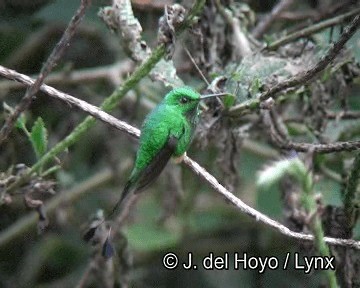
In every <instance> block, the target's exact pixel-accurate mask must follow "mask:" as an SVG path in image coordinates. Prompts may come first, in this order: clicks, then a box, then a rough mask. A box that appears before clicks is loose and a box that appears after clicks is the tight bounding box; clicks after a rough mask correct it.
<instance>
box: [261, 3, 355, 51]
mask: <svg viewBox="0 0 360 288" xmlns="http://www.w3.org/2000/svg"><path fill="white" fill-rule="evenodd" d="M359 12H360V8H357V9H355V10H352V11H350V12H348V13H345V14H341V15H338V16H336V17H333V18H331V19H328V20H324V21H322V22H320V23H317V24H315V25H312V26H310V27H306V28H304V29H301V30H300V31H296V32H294V33H291V34H289V35H286V36H285V37H283V38H281V39H279V40H277V41H274V42H273V43H270V44H269V45H268V46H267V47H266V49H267V50H276V49H277V48H279V47H280V46H283V45H285V44H287V43H290V42H292V41H295V40H296V39H299V38H305V37H307V36H310V35H312V34H314V33H317V32H319V31H321V30H324V29H326V28H329V27H332V26H334V25H337V24H340V23H343V22H344V20H346V19H348V18H350V17H351V16H354V15H356V14H359Z"/></svg>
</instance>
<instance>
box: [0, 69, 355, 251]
mask: <svg viewBox="0 0 360 288" xmlns="http://www.w3.org/2000/svg"><path fill="white" fill-rule="evenodd" d="M4 69H6V68H4V67H1V66H0V74H2V73H4ZM5 71H7V73H9V71H10V72H14V71H12V70H10V69H6V70H5ZM25 78H26V76H25ZM31 81H32V80H31V79H30V78H28V79H27V80H26V84H27V85H31ZM41 90H42V91H44V92H46V93H51V94H49V95H50V96H52V97H54V98H57V99H60V100H62V101H64V102H65V103H68V104H71V105H74V106H76V107H78V108H80V109H81V110H83V111H84V112H86V113H89V114H90V115H92V116H93V117H95V118H97V119H99V120H101V121H103V122H105V123H107V124H109V125H111V126H112V127H115V128H117V129H119V130H120V131H123V132H126V133H128V134H130V135H131V136H134V137H136V138H138V137H139V136H140V131H139V129H137V128H135V127H133V126H131V125H129V124H127V123H126V122H124V121H120V120H118V119H116V118H115V117H113V116H111V115H109V114H107V113H105V112H104V111H102V110H100V109H99V108H97V107H95V106H93V105H91V104H88V103H87V102H85V101H82V100H79V99H77V98H75V97H72V96H70V95H67V94H65V93H62V92H60V91H57V90H56V89H54V88H52V87H50V86H47V85H44V84H43V85H42V86H41ZM184 163H185V164H186V165H187V166H188V167H189V168H190V169H191V170H192V171H193V172H194V173H195V174H197V175H199V176H200V177H201V178H202V179H204V180H206V181H207V182H208V183H209V184H210V185H211V187H213V188H214V189H215V190H216V191H217V192H218V193H220V194H221V195H223V196H224V197H226V198H227V199H228V200H229V201H230V202H231V203H233V204H234V205H235V206H236V207H237V208H238V209H239V210H241V211H242V212H243V213H245V214H247V215H249V216H250V217H252V218H254V219H256V221H260V222H262V223H264V224H265V225H267V226H269V227H271V228H273V229H275V230H276V231H278V232H280V233H281V234H284V235H286V236H288V237H290V238H295V239H299V240H306V241H313V240H314V237H313V235H310V234H304V233H298V232H294V231H292V230H290V229H289V228H287V227H286V226H284V225H282V224H280V223H279V222H277V221H275V220H273V219H271V218H269V217H268V216H266V215H264V214H262V213H261V212H259V211H257V210H256V209H254V208H252V207H250V206H248V205H247V204H245V203H244V202H243V201H241V200H240V199H239V198H237V197H236V196H235V195H234V194H232V193H231V192H230V191H228V190H227V189H226V188H225V187H224V186H222V185H221V184H220V183H219V182H218V181H217V180H216V178H215V177H214V176H212V175H211V174H209V173H208V172H207V171H206V170H205V169H204V168H202V167H201V166H200V165H199V164H197V163H196V162H195V161H193V160H192V159H190V158H189V157H187V156H186V157H185V158H184ZM58 204H59V201H58V202H56V203H55V204H53V205H55V206H52V207H56V205H58ZM25 222H26V223H27V221H25ZM120 222H121V221H120ZM20 228H21V227H20ZM20 228H19V227H17V229H20ZM1 236H2V235H1V234H0V246H1V243H2V241H1V240H2V237H1ZM6 239H9V236H8V235H7V237H6ZM324 239H325V241H326V243H328V244H332V245H339V246H347V247H352V248H355V249H360V242H358V241H355V240H352V239H338V238H331V237H325V238H324ZM4 241H5V240H4Z"/></svg>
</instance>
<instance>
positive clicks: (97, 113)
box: [0, 65, 140, 137]
mask: <svg viewBox="0 0 360 288" xmlns="http://www.w3.org/2000/svg"><path fill="white" fill-rule="evenodd" d="M0 75H2V76H4V77H6V78H8V79H13V80H16V81H18V82H21V83H23V84H25V85H27V86H30V85H33V83H34V80H32V79H31V78H30V77H28V76H26V75H23V74H20V73H18V72H16V71H14V70H11V69H8V68H5V67H3V66H1V65H0ZM40 90H41V91H43V92H45V93H46V94H48V95H49V96H51V97H53V98H55V99H59V100H61V101H64V102H65V103H67V104H69V105H70V106H75V107H77V108H79V109H80V110H82V111H84V112H86V113H88V114H90V115H91V116H93V117H95V118H96V119H98V120H101V121H103V122H105V123H107V124H110V125H111V126H113V127H115V128H116V129H118V130H121V131H127V132H129V134H130V135H132V136H134V137H138V136H139V135H140V132H139V131H138V130H137V129H135V130H134V129H133V127H131V126H130V125H128V124H127V123H125V122H122V121H120V122H119V120H118V119H116V118H115V117H113V116H111V115H110V114H108V113H105V112H104V111H102V110H101V109H99V108H97V107H96V106H94V105H91V104H89V103H87V102H85V101H83V100H80V99H78V98H75V97H73V96H71V95H68V94H66V93H63V92H61V91H59V90H57V89H55V88H53V87H50V86H48V85H46V84H42V85H41V86H40Z"/></svg>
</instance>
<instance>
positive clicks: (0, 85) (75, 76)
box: [0, 60, 133, 98]
mask: <svg viewBox="0 0 360 288" xmlns="http://www.w3.org/2000/svg"><path fill="white" fill-rule="evenodd" d="M132 67H133V65H132V61H130V60H125V61H119V62H116V63H114V64H111V65H106V66H101V67H94V68H84V69H79V70H74V71H69V72H64V71H60V72H54V73H51V74H50V75H49V76H48V77H47V78H46V83H47V84H48V85H55V84H57V85H71V84H78V83H82V84H84V83H94V81H99V80H103V79H104V80H107V81H108V82H109V83H111V84H113V85H114V86H118V85H119V84H120V83H121V76H122V75H124V74H125V73H129V72H131V71H132ZM9 71H12V72H11V73H9V74H8V73H7V74H5V73H4V74H2V76H4V77H5V78H8V79H10V80H15V81H16V82H15V81H6V80H4V81H0V90H1V91H8V90H17V89H21V88H24V83H26V82H22V80H21V79H22V78H23V77H24V78H23V79H24V81H25V80H26V79H28V77H27V76H25V75H23V74H19V73H17V72H15V71H13V70H9ZM3 72H4V71H3ZM17 78H19V79H17ZM30 78H35V77H33V76H30ZM26 81H27V80H26ZM40 90H41V89H40ZM1 97H2V95H0V98H1Z"/></svg>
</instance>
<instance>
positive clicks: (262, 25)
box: [252, 0, 294, 38]
mask: <svg viewBox="0 0 360 288" xmlns="http://www.w3.org/2000/svg"><path fill="white" fill-rule="evenodd" d="M293 3H294V0H280V1H279V2H278V3H277V4H276V5H275V7H274V8H273V9H272V10H271V12H270V13H269V14H268V15H266V16H265V17H264V19H262V21H261V22H259V23H258V24H257V25H256V27H255V28H254V30H253V31H252V35H253V36H254V37H255V38H260V37H262V36H263V35H264V33H265V32H266V30H268V29H269V27H270V26H271V24H272V23H273V22H274V20H275V19H276V18H278V17H279V15H280V14H281V13H282V12H283V11H284V10H285V9H287V8H289V7H290V6H291V5H292V4H293Z"/></svg>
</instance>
